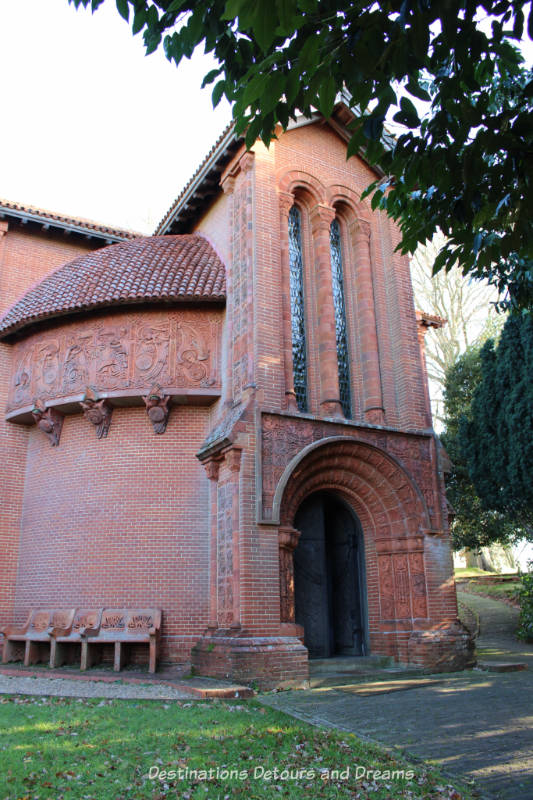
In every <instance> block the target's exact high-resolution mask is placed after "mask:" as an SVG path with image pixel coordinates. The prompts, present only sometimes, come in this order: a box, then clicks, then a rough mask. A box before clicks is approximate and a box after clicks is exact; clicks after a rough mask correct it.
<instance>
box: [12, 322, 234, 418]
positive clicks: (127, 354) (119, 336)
mask: <svg viewBox="0 0 533 800" xmlns="http://www.w3.org/2000/svg"><path fill="white" fill-rule="evenodd" d="M221 324H222V315H221V314H220V313H218V312H216V311H193V310H184V311H147V312H143V313H141V314H140V313H138V314H120V315H113V316H112V317H105V318H101V317H100V318H96V319H95V318H93V319H86V320H80V321H75V322H69V323H67V324H65V325H63V326H61V327H60V328H56V329H55V330H54V331H43V332H42V333H36V334H34V335H33V336H32V337H30V338H28V339H25V340H24V341H22V342H19V343H17V344H15V345H14V347H13V362H12V363H13V368H12V376H11V385H10V392H9V399H8V408H7V410H8V412H9V411H12V410H15V409H17V408H23V407H26V406H32V405H33V404H34V403H35V400H36V398H39V400H43V401H45V402H47V403H48V404H50V401H51V400H53V399H56V398H57V399H61V398H67V397H71V396H76V395H80V394H84V393H85V391H86V388H87V387H88V386H91V387H94V390H95V391H96V392H98V393H100V394H101V393H106V392H113V393H115V394H117V393H120V392H121V391H128V393H129V394H133V393H134V390H135V389H139V390H140V392H139V394H141V393H143V394H146V393H147V392H148V391H150V390H151V388H152V387H153V385H154V384H155V383H157V384H158V385H159V386H160V387H161V388H162V389H174V390H175V389H180V388H183V389H198V390H201V389H205V388H208V389H219V388H220V366H219V362H220V331H221Z"/></svg>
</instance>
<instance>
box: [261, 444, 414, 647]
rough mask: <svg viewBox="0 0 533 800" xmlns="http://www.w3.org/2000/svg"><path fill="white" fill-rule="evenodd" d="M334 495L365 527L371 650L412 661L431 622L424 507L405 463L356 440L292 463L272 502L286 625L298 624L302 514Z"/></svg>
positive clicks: (320, 448) (320, 447) (317, 447)
mask: <svg viewBox="0 0 533 800" xmlns="http://www.w3.org/2000/svg"><path fill="white" fill-rule="evenodd" d="M318 492H329V493H333V494H334V495H335V496H338V497H340V498H342V499H343V500H344V502H345V503H346V504H347V505H348V506H349V507H350V508H351V509H352V510H353V512H354V514H355V515H356V516H357V518H358V519H359V521H360V523H361V528H362V534H363V538H364V552H365V573H366V584H367V607H368V639H369V649H370V652H373V653H379V654H385V655H392V656H394V657H395V658H396V659H398V660H406V656H407V642H408V639H409V636H410V634H411V632H412V631H413V630H414V629H415V628H420V627H422V628H424V627H425V626H427V625H428V624H429V619H428V602H427V588H426V571H425V562H424V538H425V535H424V531H425V530H426V529H427V528H428V527H429V518H428V513H427V508H426V506H425V502H424V500H423V497H422V495H421V493H420V492H419V490H418V488H417V487H416V485H415V483H414V481H413V480H412V479H411V477H410V476H409V475H408V474H407V472H406V471H405V469H404V468H403V467H402V466H401V464H399V462H398V461H397V460H396V459H395V458H393V457H392V456H390V455H389V454H387V453H385V452H384V451H383V450H381V449H379V448H377V447H375V446H373V445H370V444H368V443H367V442H361V441H358V440H354V439H348V438H345V437H335V438H333V437H332V438H329V439H322V440H320V441H318V442H315V443H314V444H312V445H310V446H309V447H307V448H305V449H304V450H302V451H301V453H300V454H299V455H298V456H296V457H295V458H294V459H293V460H292V461H291V463H290V464H289V465H288V466H287V468H286V470H285V472H284V473H283V476H282V477H281V479H280V482H279V484H278V487H277V489H276V494H275V498H274V512H275V513H276V514H279V522H280V523H281V526H280V529H279V531H280V534H279V535H280V573H281V581H280V586H281V622H282V623H285V624H287V623H289V624H293V625H294V623H295V614H294V611H295V607H294V563H293V553H294V549H295V548H296V546H297V544H298V540H299V537H300V532H299V531H298V529H297V526H296V525H295V522H296V515H297V512H298V509H299V508H300V507H301V505H302V503H303V502H304V500H305V499H306V498H307V497H310V496H311V495H313V494H316V493H318Z"/></svg>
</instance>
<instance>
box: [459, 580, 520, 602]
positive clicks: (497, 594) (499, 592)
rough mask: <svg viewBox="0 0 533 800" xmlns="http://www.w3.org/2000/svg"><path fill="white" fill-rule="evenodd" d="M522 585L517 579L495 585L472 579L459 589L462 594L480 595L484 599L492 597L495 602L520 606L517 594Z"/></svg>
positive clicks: (462, 584)
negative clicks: (500, 601)
mask: <svg viewBox="0 0 533 800" xmlns="http://www.w3.org/2000/svg"><path fill="white" fill-rule="evenodd" d="M521 585H522V584H521V583H520V581H519V580H518V579H517V578H512V579H509V580H507V581H503V582H501V583H499V582H496V581H495V582H494V583H488V582H486V581H485V580H476V579H475V578H472V579H471V580H469V581H464V582H462V583H460V584H459V589H460V590H461V591H462V592H469V593H470V594H479V595H481V596H482V597H490V598H492V599H494V600H510V601H512V602H513V603H514V604H516V605H518V597H517V592H518V590H519V589H520V587H521Z"/></svg>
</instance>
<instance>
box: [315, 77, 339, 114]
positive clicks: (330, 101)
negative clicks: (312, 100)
mask: <svg viewBox="0 0 533 800" xmlns="http://www.w3.org/2000/svg"><path fill="white" fill-rule="evenodd" d="M336 94H337V86H336V84H335V78H334V77H333V75H329V76H328V77H327V78H326V79H325V80H324V81H322V83H321V84H320V89H319V92H318V109H319V111H320V113H321V114H322V115H323V116H324V117H326V119H328V117H331V112H332V111H333V106H334V105H335V97H336Z"/></svg>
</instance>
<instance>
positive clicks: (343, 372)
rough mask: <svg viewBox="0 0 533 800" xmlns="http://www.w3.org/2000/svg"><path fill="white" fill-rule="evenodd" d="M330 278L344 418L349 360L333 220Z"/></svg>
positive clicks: (348, 411)
mask: <svg viewBox="0 0 533 800" xmlns="http://www.w3.org/2000/svg"><path fill="white" fill-rule="evenodd" d="M329 241H330V247H331V278H332V284H333V305H334V308H335V338H336V342H337V364H338V367H339V397H340V401H341V405H342V410H343V412H344V416H345V417H346V418H347V419H350V417H351V416H352V399H351V392H350V359H349V354H348V337H347V332H346V310H345V306H344V281H343V274H342V246H341V231H340V226H339V223H338V221H337V220H336V219H334V220H333V222H332V223H331V227H330V236H329Z"/></svg>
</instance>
